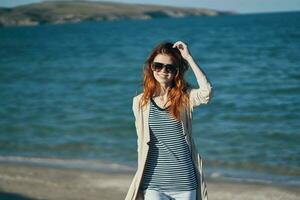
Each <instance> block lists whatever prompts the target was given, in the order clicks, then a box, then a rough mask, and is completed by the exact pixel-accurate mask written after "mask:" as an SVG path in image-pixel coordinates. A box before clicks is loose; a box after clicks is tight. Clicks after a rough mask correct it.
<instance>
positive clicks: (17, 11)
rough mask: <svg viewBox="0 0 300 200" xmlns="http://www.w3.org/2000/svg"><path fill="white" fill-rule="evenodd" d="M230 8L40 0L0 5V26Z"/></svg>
mask: <svg viewBox="0 0 300 200" xmlns="http://www.w3.org/2000/svg"><path fill="white" fill-rule="evenodd" d="M231 14H235V13H234V12H228V11H217V10H212V9H205V8H181V7H172V6H160V5H145V4H125V3H113V2H94V1H93V2H92V1H83V0H76V1H44V2H41V3H33V4H27V5H23V6H17V7H14V8H0V26H19V25H42V24H48V23H51V24H61V23H77V22H81V21H103V20H119V19H144V20H146V19H152V18H161V17H186V16H217V15H231Z"/></svg>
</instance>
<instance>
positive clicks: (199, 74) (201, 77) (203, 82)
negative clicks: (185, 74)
mask: <svg viewBox="0 0 300 200" xmlns="http://www.w3.org/2000/svg"><path fill="white" fill-rule="evenodd" d="M186 60H187V62H188V63H189V65H190V66H191V68H192V70H193V72H194V74H195V76H196V79H197V82H198V85H199V87H206V86H209V87H211V85H210V83H209V82H208V80H207V78H206V76H205V74H204V72H203V71H202V70H201V68H200V67H199V66H198V65H197V63H196V61H195V60H194V59H193V57H192V56H191V55H190V56H189V57H188V58H187V59H186Z"/></svg>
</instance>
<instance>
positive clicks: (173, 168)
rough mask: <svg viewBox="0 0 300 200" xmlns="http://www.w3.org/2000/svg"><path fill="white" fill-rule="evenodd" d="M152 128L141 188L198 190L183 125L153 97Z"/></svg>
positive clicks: (150, 125)
mask: <svg viewBox="0 0 300 200" xmlns="http://www.w3.org/2000/svg"><path fill="white" fill-rule="evenodd" d="M149 128H150V144H149V145H150V146H149V155H148V158H147V161H146V165H145V170H144V173H143V182H142V183H141V188H142V189H143V190H145V189H156V190H160V191H189V190H194V189H196V188H197V178H196V174H195V169H194V165H193V160H192V157H191V152H190V151H189V147H188V144H187V143H186V141H185V138H184V135H183V128H182V124H181V122H179V121H177V120H176V119H175V118H173V117H172V116H171V115H170V114H169V113H168V111H167V109H163V108H160V107H159V106H158V105H157V104H156V103H155V102H154V100H153V99H151V102H150V113H149Z"/></svg>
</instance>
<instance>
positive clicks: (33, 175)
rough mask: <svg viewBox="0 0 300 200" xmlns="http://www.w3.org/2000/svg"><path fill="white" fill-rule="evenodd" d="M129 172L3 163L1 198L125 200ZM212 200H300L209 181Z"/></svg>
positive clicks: (281, 191) (257, 186) (259, 187)
mask: <svg viewBox="0 0 300 200" xmlns="http://www.w3.org/2000/svg"><path fill="white" fill-rule="evenodd" d="M130 171H131V170H129V171H127V172H126V171H124V170H123V171H122V170H121V171H120V172H118V171H117V170H112V171H101V170H100V171H89V170H83V169H75V168H62V167H54V166H46V165H45V166H37V165H28V164H27V165H26V164H22V163H9V162H0V190H1V193H0V199H5V197H10V196H13V197H14V199H19V200H25V199H65V200H68V199H90V200H94V199H97V200H99V199H101V200H102V199H103V200H119V199H124V198H125V196H126V193H127V190H128V188H129V185H130V182H131V180H132V178H133V175H134V172H132V171H131V172H130ZM207 188H208V195H209V198H210V200H221V199H223V200H224V199H225V200H226V199H228V200H229V199H231V200H233V199H249V200H252V199H253V200H254V199H255V200H259V199H299V196H300V191H299V190H298V187H296V186H278V185H271V184H265V183H245V182H231V181H227V180H226V181H225V180H218V179H211V178H207ZM6 199H8V198H6Z"/></svg>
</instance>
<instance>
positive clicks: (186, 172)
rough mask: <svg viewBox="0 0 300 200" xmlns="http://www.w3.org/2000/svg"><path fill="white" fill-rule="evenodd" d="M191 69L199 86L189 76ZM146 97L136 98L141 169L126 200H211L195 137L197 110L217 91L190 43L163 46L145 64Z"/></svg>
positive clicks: (164, 44) (139, 163)
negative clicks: (193, 126)
mask: <svg viewBox="0 0 300 200" xmlns="http://www.w3.org/2000/svg"><path fill="white" fill-rule="evenodd" d="M189 66H190V67H191V68H192V70H193V72H194V74H195V76H196V79H197V82H198V85H199V88H197V89H195V88H191V85H190V84H188V83H187V82H186V81H185V80H184V74H185V72H186V71H187V70H188V67H189ZM143 86H144V88H143V93H141V94H139V95H137V96H135V97H134V98H133V104H132V109H133V113H134V116H135V126H136V132H137V136H138V141H137V143H138V149H137V151H138V169H137V172H136V174H135V176H134V178H133V180H132V183H131V185H130V188H129V191H128V193H127V195H126V198H125V200H137V199H144V200H160V199H166V200H167V199H176V200H177V199H180V200H204V199H208V196H207V189H206V183H205V180H204V175H203V173H202V159H201V156H200V155H199V153H198V152H197V149H196V147H195V144H194V141H193V137H192V136H191V135H192V134H191V133H192V126H191V121H192V120H191V119H192V111H193V108H194V107H196V106H199V105H200V104H207V103H208V102H209V101H210V99H211V95H212V87H211V84H210V83H209V82H208V80H207V78H206V76H205V74H204V73H203V72H202V71H201V69H200V68H199V67H198V65H197V64H196V63H195V61H194V60H193V58H192V56H191V55H190V53H189V50H188V48H187V45H186V44H185V43H183V42H182V41H177V42H175V43H174V44H173V43H170V42H162V43H160V44H159V45H158V46H156V47H155V48H154V49H153V51H152V52H151V54H150V56H149V57H148V59H147V60H146V62H145V66H144V78H143Z"/></svg>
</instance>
